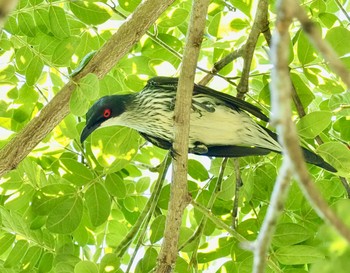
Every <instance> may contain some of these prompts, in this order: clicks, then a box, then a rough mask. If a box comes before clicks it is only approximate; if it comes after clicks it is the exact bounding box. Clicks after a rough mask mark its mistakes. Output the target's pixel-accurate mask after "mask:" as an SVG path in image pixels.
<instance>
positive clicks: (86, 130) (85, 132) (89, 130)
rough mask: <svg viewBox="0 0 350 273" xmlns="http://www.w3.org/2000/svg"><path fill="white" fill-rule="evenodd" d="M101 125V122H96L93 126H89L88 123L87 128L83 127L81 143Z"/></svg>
mask: <svg viewBox="0 0 350 273" xmlns="http://www.w3.org/2000/svg"><path fill="white" fill-rule="evenodd" d="M100 125H101V124H94V125H93V126H88V125H87V126H85V128H84V129H83V131H82V132H81V135H80V143H83V142H84V141H85V139H87V137H88V136H89V135H91V133H92V132H93V131H95V130H96V129H97V128H98V127H99V126H100Z"/></svg>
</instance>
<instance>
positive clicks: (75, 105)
mask: <svg viewBox="0 0 350 273" xmlns="http://www.w3.org/2000/svg"><path fill="white" fill-rule="evenodd" d="M89 106H90V103H89V101H88V99H87V98H86V97H85V96H84V94H83V93H82V91H81V90H80V88H78V87H77V88H76V89H75V90H74V91H73V93H72V95H71V97H70V100H69V109H70V111H71V112H72V114H73V115H76V116H82V115H84V114H85V113H86V112H87V111H88V110H89Z"/></svg>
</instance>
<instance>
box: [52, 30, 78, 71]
mask: <svg viewBox="0 0 350 273" xmlns="http://www.w3.org/2000/svg"><path fill="white" fill-rule="evenodd" d="M78 45H79V38H77V37H75V36H72V37H68V38H66V39H64V40H63V41H61V42H60V43H59V44H58V45H57V46H56V48H55V50H54V52H53V55H52V62H53V63H54V64H55V65H57V66H69V64H70V61H71V58H72V56H73V54H74V52H75V49H76V47H77V46H78Z"/></svg>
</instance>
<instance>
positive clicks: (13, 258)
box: [4, 240, 29, 267]
mask: <svg viewBox="0 0 350 273" xmlns="http://www.w3.org/2000/svg"><path fill="white" fill-rule="evenodd" d="M28 247H29V243H28V242H27V241H26V240H19V241H17V242H16V244H15V246H14V247H13V248H12V250H11V252H10V254H9V255H8V256H7V259H6V260H5V262H4V267H15V266H17V265H18V264H19V263H20V262H21V260H22V259H23V257H24V255H25V254H26V252H27V250H28Z"/></svg>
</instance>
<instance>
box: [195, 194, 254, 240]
mask: <svg viewBox="0 0 350 273" xmlns="http://www.w3.org/2000/svg"><path fill="white" fill-rule="evenodd" d="M191 205H192V206H193V207H194V208H195V209H197V210H198V211H200V212H201V213H203V215H205V217H207V218H209V219H210V220H211V221H212V222H213V223H214V224H215V225H216V226H217V227H219V228H222V229H224V230H226V231H227V232H228V233H230V235H231V236H232V237H233V238H235V239H236V240H237V241H238V242H241V243H242V242H246V241H247V239H245V238H244V237H243V236H242V235H241V234H239V233H238V232H237V231H236V230H234V229H233V228H231V227H230V226H229V225H227V224H226V223H225V222H223V221H222V220H221V219H219V218H217V217H216V216H215V215H214V214H213V213H212V212H211V211H210V210H208V209H207V208H206V207H205V206H203V205H202V204H199V203H197V202H196V201H194V200H191Z"/></svg>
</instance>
